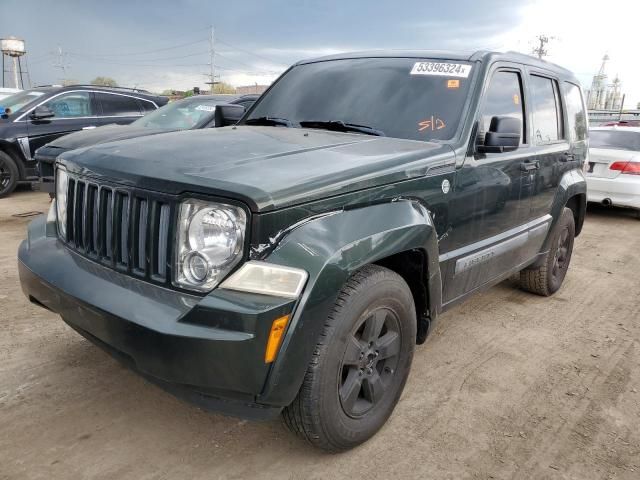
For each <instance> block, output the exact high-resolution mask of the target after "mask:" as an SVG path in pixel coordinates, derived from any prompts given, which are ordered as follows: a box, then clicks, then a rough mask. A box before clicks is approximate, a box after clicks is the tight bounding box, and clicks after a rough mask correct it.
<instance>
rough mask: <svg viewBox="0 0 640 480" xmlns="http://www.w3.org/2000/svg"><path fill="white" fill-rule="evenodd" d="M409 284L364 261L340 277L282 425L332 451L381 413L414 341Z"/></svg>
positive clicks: (404, 372)
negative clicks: (339, 285) (341, 282)
mask: <svg viewBox="0 0 640 480" xmlns="http://www.w3.org/2000/svg"><path fill="white" fill-rule="evenodd" d="M416 329H417V322H416V312H415V305H414V301H413V296H412V295H411V290H410V289H409V286H408V285H407V284H406V282H405V281H404V280H403V279H402V277H400V276H399V275H397V274H396V273H394V272H393V271H391V270H389V269H387V268H383V267H380V266H377V265H368V266H366V267H364V268H362V269H360V270H358V271H357V272H356V273H354V274H353V275H352V276H351V277H350V278H349V280H348V281H347V282H346V284H345V285H344V287H343V288H342V290H341V291H340V293H339V294H338V298H337V300H336V302H335V304H334V306H333V309H332V311H331V313H330V314H329V316H328V318H327V320H326V322H325V325H324V331H323V333H322V335H321V337H320V341H319V342H318V344H317V345H316V348H315V351H314V354H313V358H312V359H311V362H310V363H309V366H308V368H307V372H306V374H305V377H304V381H303V383H302V387H301V388H300V391H299V392H298V395H297V397H296V398H295V400H294V401H293V403H291V405H289V406H288V407H286V408H285V409H284V411H283V419H284V422H285V424H286V425H287V427H288V428H289V429H290V430H291V431H292V432H294V433H295V434H297V435H298V436H300V437H302V438H303V439H304V440H306V441H307V442H309V443H310V444H312V445H313V446H315V447H318V448H321V449H323V450H326V451H330V452H339V451H344V450H348V449H350V448H353V447H355V446H357V445H360V444H361V443H363V442H365V441H366V440H368V439H369V438H371V437H372V436H373V435H374V434H375V433H376V432H377V431H378V430H379V429H380V428H381V427H382V425H384V423H385V422H386V421H387V419H388V418H389V416H390V415H391V413H392V412H393V409H394V407H395V406H396V404H397V402H398V399H399V398H400V394H401V393H402V390H403V389H404V385H405V383H406V381H407V377H408V375H409V369H410V367H411V361H412V359H413V350H414V347H415V342H416Z"/></svg>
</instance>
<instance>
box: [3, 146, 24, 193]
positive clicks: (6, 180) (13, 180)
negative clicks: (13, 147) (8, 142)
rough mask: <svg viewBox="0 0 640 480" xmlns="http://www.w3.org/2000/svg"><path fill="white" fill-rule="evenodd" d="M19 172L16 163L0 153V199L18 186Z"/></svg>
mask: <svg viewBox="0 0 640 480" xmlns="http://www.w3.org/2000/svg"><path fill="white" fill-rule="evenodd" d="M19 176H20V171H19V170H18V165H16V162H15V161H14V160H13V158H11V157H10V156H9V155H7V154H6V153H4V152H0V198H2V197H6V196H7V195H9V194H10V193H11V192H13V191H14V190H15V188H16V185H17V184H18V179H19Z"/></svg>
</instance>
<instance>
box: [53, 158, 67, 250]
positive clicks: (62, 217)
mask: <svg viewBox="0 0 640 480" xmlns="http://www.w3.org/2000/svg"><path fill="white" fill-rule="evenodd" d="M68 192H69V177H68V176H67V172H66V171H64V170H62V169H61V168H58V169H57V170H56V214H57V217H58V236H59V237H60V238H61V239H63V240H66V239H67V193H68Z"/></svg>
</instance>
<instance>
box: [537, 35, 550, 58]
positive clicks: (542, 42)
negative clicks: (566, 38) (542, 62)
mask: <svg viewBox="0 0 640 480" xmlns="http://www.w3.org/2000/svg"><path fill="white" fill-rule="evenodd" d="M554 38H555V37H548V36H547V35H538V36H537V37H536V41H537V42H538V46H537V47H535V48H534V49H533V52H532V53H533V54H534V55H535V56H536V57H538V58H544V57H546V56H547V55H549V51H548V50H547V49H546V48H545V46H546V45H547V44H548V43H549V40H553V39H554Z"/></svg>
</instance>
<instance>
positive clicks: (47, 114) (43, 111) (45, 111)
mask: <svg viewBox="0 0 640 480" xmlns="http://www.w3.org/2000/svg"><path fill="white" fill-rule="evenodd" d="M30 116H31V118H32V119H33V120H43V119H45V118H51V117H55V116H56V114H55V113H53V110H51V109H50V108H49V107H47V106H45V105H38V106H37V107H36V108H35V110H34V111H33V112H31V115H30Z"/></svg>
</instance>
